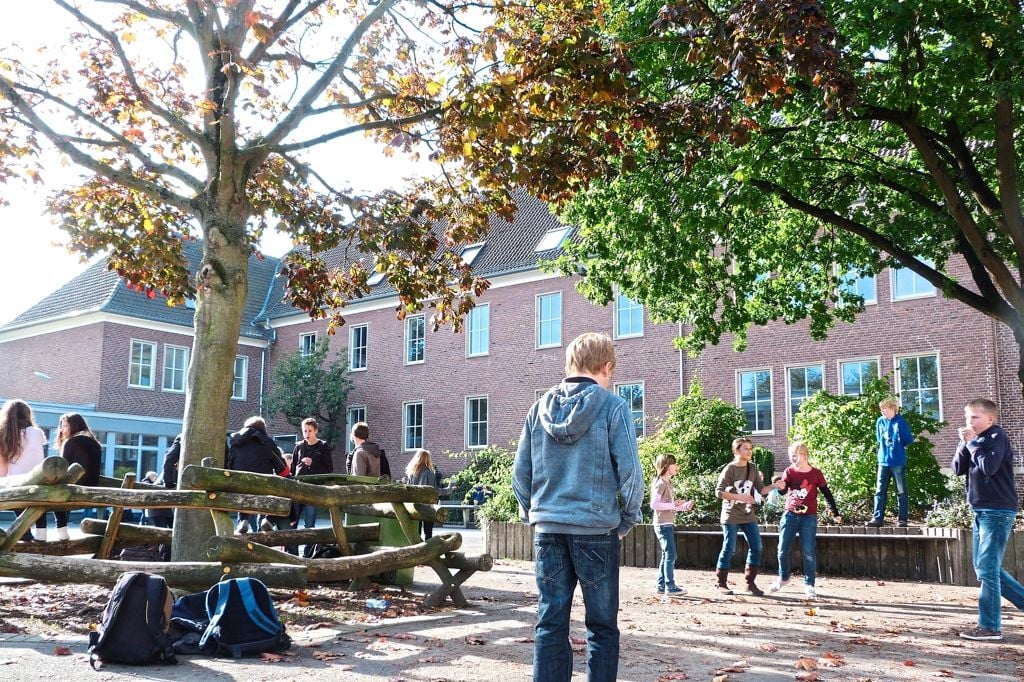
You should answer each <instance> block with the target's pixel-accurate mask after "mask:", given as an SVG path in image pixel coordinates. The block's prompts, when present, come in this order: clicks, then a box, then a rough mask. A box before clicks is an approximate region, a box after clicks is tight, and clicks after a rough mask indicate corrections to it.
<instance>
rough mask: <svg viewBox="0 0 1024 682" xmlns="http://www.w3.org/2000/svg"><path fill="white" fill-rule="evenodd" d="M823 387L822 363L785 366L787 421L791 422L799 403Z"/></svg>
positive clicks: (823, 372) (823, 371)
mask: <svg viewBox="0 0 1024 682" xmlns="http://www.w3.org/2000/svg"><path fill="white" fill-rule="evenodd" d="M824 388H825V367H824V365H804V366H802V367H787V368H786V391H787V393H788V396H787V404H788V405H789V423H790V425H792V424H793V421H794V420H795V419H796V413H797V412H799V411H800V405H801V404H802V403H803V402H804V401H805V400H807V399H808V398H810V397H811V396H812V395H814V394H815V393H817V392H818V391H821V390H822V389H824Z"/></svg>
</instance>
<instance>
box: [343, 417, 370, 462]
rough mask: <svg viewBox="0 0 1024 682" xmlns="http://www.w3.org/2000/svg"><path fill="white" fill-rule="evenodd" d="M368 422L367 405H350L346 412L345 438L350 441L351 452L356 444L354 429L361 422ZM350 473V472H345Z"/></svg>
mask: <svg viewBox="0 0 1024 682" xmlns="http://www.w3.org/2000/svg"><path fill="white" fill-rule="evenodd" d="M365 421H366V405H350V406H349V408H348V409H347V410H346V411H345V438H347V439H348V449H349V452H351V451H352V450H354V449H355V447H356V444H355V442H354V441H353V440H352V429H353V427H355V425H356V424H358V423H359V422H365ZM345 473H348V472H345Z"/></svg>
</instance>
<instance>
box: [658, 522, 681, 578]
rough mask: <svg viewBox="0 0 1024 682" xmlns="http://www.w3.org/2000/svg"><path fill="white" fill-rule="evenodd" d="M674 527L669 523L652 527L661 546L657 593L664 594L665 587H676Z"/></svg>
mask: <svg viewBox="0 0 1024 682" xmlns="http://www.w3.org/2000/svg"><path fill="white" fill-rule="evenodd" d="M675 531H676V527H675V526H674V525H672V524H671V523H665V524H662V525H659V526H655V527H654V532H656V533H657V534H658V544H660V545H661V561H660V562H659V563H658V592H664V591H665V587H666V586H668V587H675V586H676V576H675V567H676V536H675Z"/></svg>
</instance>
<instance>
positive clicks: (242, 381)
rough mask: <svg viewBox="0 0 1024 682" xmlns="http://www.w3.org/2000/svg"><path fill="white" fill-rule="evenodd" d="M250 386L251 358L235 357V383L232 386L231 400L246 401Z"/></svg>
mask: <svg viewBox="0 0 1024 682" xmlns="http://www.w3.org/2000/svg"><path fill="white" fill-rule="evenodd" d="M248 386H249V358H247V357H245V356H244V355H236V356H235V381H234V383H233V384H232V385H231V399H232V400H245V395H246V391H247V390H248Z"/></svg>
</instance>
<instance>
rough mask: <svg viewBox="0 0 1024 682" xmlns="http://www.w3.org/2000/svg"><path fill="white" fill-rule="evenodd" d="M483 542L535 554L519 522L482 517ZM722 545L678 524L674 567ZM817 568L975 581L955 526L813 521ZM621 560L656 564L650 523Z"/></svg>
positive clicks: (503, 555)
mask: <svg viewBox="0 0 1024 682" xmlns="http://www.w3.org/2000/svg"><path fill="white" fill-rule="evenodd" d="M761 539H762V544H763V545H764V555H763V560H762V567H763V571H764V572H765V573H774V572H775V571H776V570H777V567H778V564H777V559H776V552H777V548H778V526H762V527H761ZM794 545H795V546H794V548H793V554H792V557H791V565H792V567H793V570H794V572H796V573H799V572H800V565H801V558H800V546H799V545H800V542H799V539H798V540H797V542H796V543H794ZM484 546H485V547H486V552H487V553H488V554H490V555H491V556H493V557H494V558H495V559H520V560H523V561H533V530H532V528H531V527H530V526H528V525H526V524H522V523H495V522H487V523H486V524H485V525H484ZM721 546H722V530H721V527H720V526H717V525H704V526H686V527H683V526H679V527H677V528H676V550H677V554H678V557H679V558H678V559H677V561H676V567H677V568H707V569H709V570H711V569H712V568H713V567H714V565H715V563H716V561H717V559H718V552H719V550H720V549H721ZM817 547H818V568H817V570H818V573H819V574H821V575H835V576H843V577H864V578H875V579H879V580H893V579H898V580H918V581H921V582H933V583H944V584H949V585H974V586H976V585H977V584H978V583H977V580H976V579H975V577H974V568H973V566H972V564H971V554H972V552H971V532H970V531H969V530H961V529H959V528H919V527H914V528H894V527H891V526H886V527H882V528H865V527H863V526H819V527H818V545H817ZM621 552H622V553H621V563H622V565H623V566H635V567H641V568H644V567H646V568H656V567H657V565H658V557H659V552H660V549H659V547H658V538H657V536H656V535H655V532H654V526H649V525H644V526H637V527H635V528H634V529H633V530H631V531H630V533H629V535H627V536H626V537H625V538H623V540H622V551H621ZM746 552H747V547H746V543H745V542H744V539H743V534H742V533H740V534H739V536H738V538H737V540H736V554H735V555H734V556H733V568H734V569H739V570H742V568H743V562H744V559H745V557H746ZM1004 566H1005V567H1006V569H1007V570H1008V571H1010V572H1011V573H1013V574H1014V575H1017V576H1021V575H1024V533H1021V532H1016V533H1013V534H1012V536H1011V537H1010V541H1009V543H1008V544H1007V547H1006V558H1005V561H1004Z"/></svg>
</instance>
